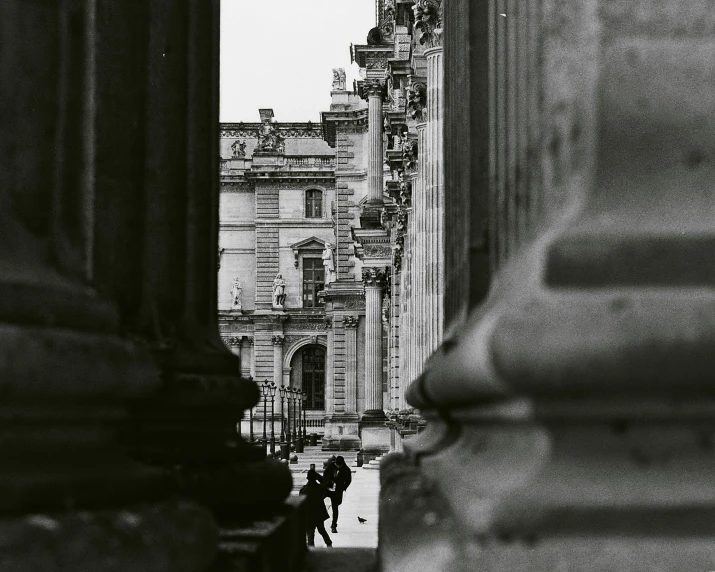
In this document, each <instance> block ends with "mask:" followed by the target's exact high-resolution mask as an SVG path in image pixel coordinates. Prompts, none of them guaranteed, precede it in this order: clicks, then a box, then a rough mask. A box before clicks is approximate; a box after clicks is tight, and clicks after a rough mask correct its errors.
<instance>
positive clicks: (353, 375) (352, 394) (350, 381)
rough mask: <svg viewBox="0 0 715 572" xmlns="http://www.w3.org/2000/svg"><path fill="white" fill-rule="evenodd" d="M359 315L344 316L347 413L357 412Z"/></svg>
mask: <svg viewBox="0 0 715 572" xmlns="http://www.w3.org/2000/svg"><path fill="white" fill-rule="evenodd" d="M358 323H359V318H358V316H344V317H343V325H344V326H345V413H357V327H358Z"/></svg>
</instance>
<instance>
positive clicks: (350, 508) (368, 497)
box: [291, 447, 380, 548]
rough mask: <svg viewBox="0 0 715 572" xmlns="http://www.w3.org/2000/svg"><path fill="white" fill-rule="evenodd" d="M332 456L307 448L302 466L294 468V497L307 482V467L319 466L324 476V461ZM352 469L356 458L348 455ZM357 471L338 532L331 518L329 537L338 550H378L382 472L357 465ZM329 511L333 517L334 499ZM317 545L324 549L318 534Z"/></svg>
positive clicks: (347, 459) (339, 521) (328, 524)
mask: <svg viewBox="0 0 715 572" xmlns="http://www.w3.org/2000/svg"><path fill="white" fill-rule="evenodd" d="M328 456H329V455H328V454H326V453H324V452H322V451H320V449H319V448H318V447H316V448H313V447H311V448H310V450H308V449H306V452H305V454H304V455H299V458H300V457H303V458H302V459H301V460H300V462H299V464H298V465H292V466H291V472H292V473H293V490H294V494H297V491H298V490H299V489H300V487H301V486H303V485H304V484H305V482H306V480H305V479H306V476H305V473H307V470H308V467H307V466H305V467H304V466H303V465H306V464H308V463H309V462H314V463H315V464H316V469H318V472H320V473H321V474H322V469H323V463H322V461H323V460H324V459H325V458H327V457H328ZM344 457H345V460H346V462H347V463H348V466H350V465H352V464H354V456H351V457H349V456H348V455H344ZM350 468H351V470H352V471H353V481H352V484H351V485H350V488H349V489H348V490H347V491H346V492H345V495H344V496H343V504H341V505H340V517H339V519H338V533H337V534H332V533H331V532H330V519H328V520H327V521H325V524H326V529H327V530H328V534H329V535H330V538H331V539H332V541H333V546H334V547H335V548H342V547H363V548H376V547H377V509H378V495H379V492H380V477H379V471H377V470H371V469H363V468H359V467H355V466H351V467H350ZM325 503H326V506H327V507H328V512H329V513H330V514H331V516H332V511H331V507H330V499H325ZM358 516H360V517H361V518H364V519H367V522H365V523H364V524H360V522H358V518H357V517H358ZM315 543H316V546H317V547H318V548H320V547H321V546H324V544H323V539H322V538H320V535H319V534H317V533H316V535H315Z"/></svg>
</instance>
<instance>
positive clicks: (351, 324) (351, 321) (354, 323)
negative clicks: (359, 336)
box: [343, 316, 360, 328]
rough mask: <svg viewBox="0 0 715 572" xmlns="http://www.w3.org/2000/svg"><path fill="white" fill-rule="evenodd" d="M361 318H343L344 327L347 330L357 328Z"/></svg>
mask: <svg viewBox="0 0 715 572" xmlns="http://www.w3.org/2000/svg"><path fill="white" fill-rule="evenodd" d="M359 321H360V316H343V326H345V327H346V328H357V327H358V323H359Z"/></svg>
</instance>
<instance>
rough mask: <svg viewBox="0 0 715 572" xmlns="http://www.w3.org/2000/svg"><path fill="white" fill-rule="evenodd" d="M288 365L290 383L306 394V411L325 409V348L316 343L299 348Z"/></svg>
mask: <svg viewBox="0 0 715 572" xmlns="http://www.w3.org/2000/svg"><path fill="white" fill-rule="evenodd" d="M290 366H291V374H290V376H291V380H290V381H291V385H292V386H293V387H299V388H301V390H302V391H304V392H305V393H307V394H308V397H307V399H306V401H305V409H306V411H323V410H325V348H324V347H323V346H321V345H318V344H311V345H308V346H304V347H302V348H300V349H299V350H298V351H297V352H295V355H294V356H293V358H292V359H291V362H290Z"/></svg>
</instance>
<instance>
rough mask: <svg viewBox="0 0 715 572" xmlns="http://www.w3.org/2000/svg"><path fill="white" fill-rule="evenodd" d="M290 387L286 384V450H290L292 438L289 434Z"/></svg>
mask: <svg viewBox="0 0 715 572" xmlns="http://www.w3.org/2000/svg"><path fill="white" fill-rule="evenodd" d="M291 391H292V390H291V388H290V387H289V386H287V385H286V405H287V406H288V409H287V419H286V442H287V443H288V450H289V451H290V446H291V441H292V440H293V436H292V435H291V430H290V396H291Z"/></svg>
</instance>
